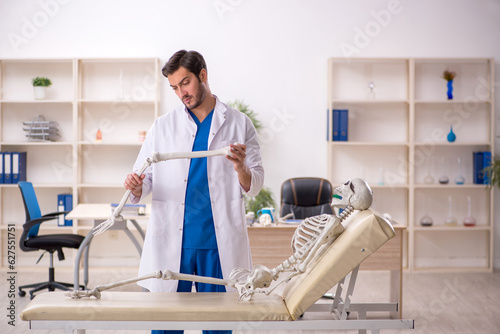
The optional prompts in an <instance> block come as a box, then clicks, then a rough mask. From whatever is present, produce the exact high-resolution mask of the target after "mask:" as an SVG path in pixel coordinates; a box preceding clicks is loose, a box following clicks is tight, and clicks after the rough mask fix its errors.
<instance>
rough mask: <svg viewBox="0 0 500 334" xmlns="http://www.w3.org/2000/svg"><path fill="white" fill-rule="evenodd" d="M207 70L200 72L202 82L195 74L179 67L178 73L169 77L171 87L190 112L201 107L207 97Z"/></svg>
mask: <svg viewBox="0 0 500 334" xmlns="http://www.w3.org/2000/svg"><path fill="white" fill-rule="evenodd" d="M206 74H207V72H206V70H204V69H202V70H201V72H200V80H198V78H197V77H196V75H195V74H194V73H193V72H190V71H188V70H187V69H186V68H184V67H179V69H178V70H177V71H175V72H174V73H173V74H171V75H169V76H168V82H169V83H170V87H172V89H173V90H174V92H175V94H177V96H178V97H179V98H180V99H181V101H182V103H184V105H185V106H186V107H187V108H189V109H190V110H193V109H196V108H197V107H199V106H200V105H201V103H202V102H203V100H205V97H206V95H207V89H206V87H205V85H206V78H207V75H206Z"/></svg>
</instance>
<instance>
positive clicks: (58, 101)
mask: <svg viewBox="0 0 500 334" xmlns="http://www.w3.org/2000/svg"><path fill="white" fill-rule="evenodd" d="M0 102H1V103H11V104H49V103H61V104H62V103H73V100H0Z"/></svg>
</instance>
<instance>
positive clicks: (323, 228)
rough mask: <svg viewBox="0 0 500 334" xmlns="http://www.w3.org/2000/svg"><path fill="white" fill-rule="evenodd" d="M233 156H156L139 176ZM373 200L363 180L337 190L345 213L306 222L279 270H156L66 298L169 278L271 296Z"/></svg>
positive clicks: (336, 203) (243, 295)
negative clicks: (162, 165)
mask: <svg viewBox="0 0 500 334" xmlns="http://www.w3.org/2000/svg"><path fill="white" fill-rule="evenodd" d="M226 154H230V149H229V147H226V148H224V149H221V150H217V151H199V152H188V153H168V154H158V153H154V154H153V156H152V157H151V158H148V159H146V162H145V163H144V165H143V166H142V168H141V170H140V172H139V175H140V174H142V173H143V172H144V170H145V169H146V168H147V167H149V166H150V165H151V164H152V163H157V162H159V161H165V160H168V159H182V158H198V157H208V156H216V155H226ZM129 195H130V191H127V192H126V193H125V196H124V197H123V198H122V201H121V202H120V204H119V206H118V207H117V208H116V209H115V211H114V212H113V214H112V216H111V218H110V219H109V220H107V221H106V222H104V223H103V224H101V225H99V226H97V227H96V232H95V234H100V233H103V232H104V231H106V230H107V229H108V228H109V227H111V226H112V225H113V224H114V222H115V221H117V220H120V219H123V218H121V215H120V213H121V210H122V209H123V206H124V205H125V202H126V200H127V198H128V197H129ZM372 201H373V194H372V191H371V189H370V187H369V186H368V184H367V183H366V182H365V181H364V180H362V179H359V178H356V179H352V180H349V181H347V182H346V183H344V184H343V185H341V186H339V187H337V188H336V189H335V190H334V196H333V200H332V206H333V207H338V208H344V211H343V212H342V213H341V214H340V215H339V216H338V217H337V216H336V215H328V214H323V215H319V216H314V217H310V218H307V219H305V220H304V221H303V222H302V223H301V224H300V225H299V226H298V227H297V229H296V230H295V233H294V235H293V238H292V251H293V255H292V256H290V257H289V258H288V259H287V260H285V261H284V262H283V263H281V264H280V265H278V266H277V267H275V268H272V269H269V268H267V267H266V266H263V265H255V266H254V268H253V270H251V271H250V270H248V269H245V268H235V269H233V270H232V271H231V274H230V275H229V279H218V278H211V277H204V276H197V275H188V274H181V273H176V272H172V271H169V270H167V271H164V272H162V271H155V272H152V273H150V274H147V275H144V276H140V277H137V278H132V279H128V280H124V281H119V282H115V283H110V284H106V285H99V286H97V287H95V288H94V289H92V290H85V291H78V290H75V291H71V292H68V293H67V294H66V295H67V296H69V297H71V298H81V297H90V296H94V297H96V298H98V299H99V298H100V297H101V291H104V290H108V289H111V288H114V287H118V286H122V285H126V284H130V283H134V282H138V281H142V280H145V279H151V278H156V279H165V280H183V281H193V282H199V283H208V284H218V285H225V286H228V287H233V288H236V289H237V290H238V293H239V300H245V301H247V300H250V299H251V298H252V296H253V295H254V294H255V293H265V294H266V295H268V294H270V293H271V292H272V291H273V290H274V289H275V288H276V287H278V286H279V285H280V284H282V283H284V282H286V281H288V280H289V279H291V278H292V277H294V276H297V275H300V274H302V273H304V272H305V271H306V270H307V267H308V264H309V263H310V262H311V260H312V259H313V258H314V257H315V256H316V255H317V254H319V253H321V251H322V250H323V249H325V247H323V246H324V245H327V244H330V243H332V242H333V241H334V240H335V239H336V238H337V237H338V236H339V235H340V234H341V233H342V232H343V231H344V227H343V225H342V222H344V221H345V220H346V219H347V218H348V217H350V216H351V214H352V213H353V212H354V211H355V210H366V209H368V208H369V207H370V206H371V204H372ZM281 273H289V274H288V275H286V277H283V278H282V279H281V280H279V282H278V283H277V284H275V285H274V286H273V287H271V283H272V282H273V281H277V280H278V278H279V276H280V274H281Z"/></svg>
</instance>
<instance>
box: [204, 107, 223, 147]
mask: <svg viewBox="0 0 500 334" xmlns="http://www.w3.org/2000/svg"><path fill="white" fill-rule="evenodd" d="M215 100H216V102H215V108H214V115H213V116H212V125H211V127H210V134H209V136H208V147H209V149H217V148H220V147H216V148H212V147H211V145H212V141H213V139H214V137H215V136H216V135H217V133H218V132H219V130H220V128H221V127H222V125H223V124H224V122H225V121H226V106H225V105H224V104H223V103H222V102H220V101H219V99H218V98H217V97H215Z"/></svg>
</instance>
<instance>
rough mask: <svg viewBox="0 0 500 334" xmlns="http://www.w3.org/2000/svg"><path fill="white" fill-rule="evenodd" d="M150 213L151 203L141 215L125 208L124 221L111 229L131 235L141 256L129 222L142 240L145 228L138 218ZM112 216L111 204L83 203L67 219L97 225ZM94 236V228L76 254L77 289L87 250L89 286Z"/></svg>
mask: <svg viewBox="0 0 500 334" xmlns="http://www.w3.org/2000/svg"><path fill="white" fill-rule="evenodd" d="M150 214H151V205H146V214H144V215H140V216H139V215H137V214H130V213H129V212H127V211H126V210H124V211H123V212H122V216H123V218H124V221H118V222H116V223H115V224H114V225H113V226H112V227H111V228H110V230H121V231H124V232H125V233H126V234H127V236H128V237H129V239H130V240H132V242H133V244H134V245H135V248H136V249H137V251H138V252H139V256H140V255H141V254H142V247H141V245H140V244H139V242H138V241H137V239H136V238H135V237H134V235H133V234H132V232H131V231H130V230H129V229H128V227H127V222H129V221H130V222H131V223H132V224H133V225H134V226H135V228H136V229H137V231H138V232H139V234H140V235H141V237H142V240H143V241H144V238H145V235H144V230H143V229H142V228H141V226H140V225H139V224H138V223H137V220H136V219H148V218H149V216H150ZM110 216H111V205H110V204H106V203H104V204H89V203H83V204H78V205H77V206H76V208H75V209H74V210H72V211H71V212H70V213H69V214H67V215H66V219H68V220H71V219H83V220H93V221H94V226H96V225H99V224H100V223H102V222H103V221H105V220H107V219H108V218H109V217H110ZM93 237H94V235H93V229H90V231H89V233H88V234H87V236H86V237H85V239H84V240H83V242H82V244H81V245H80V248H78V253H77V255H76V260H75V268H74V280H75V285H74V288H75V289H76V290H78V286H79V285H80V261H81V259H82V254H83V252H85V260H84V266H83V277H84V285H85V286H87V284H88V281H89V271H88V256H89V247H90V242H91V241H92V238H93Z"/></svg>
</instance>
